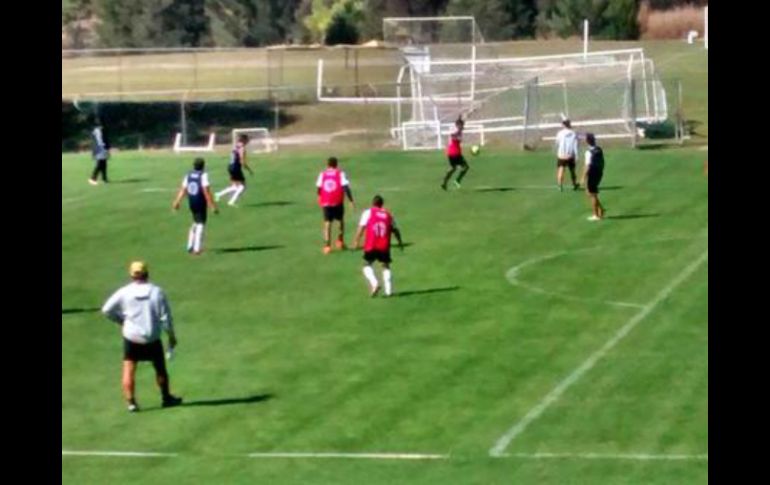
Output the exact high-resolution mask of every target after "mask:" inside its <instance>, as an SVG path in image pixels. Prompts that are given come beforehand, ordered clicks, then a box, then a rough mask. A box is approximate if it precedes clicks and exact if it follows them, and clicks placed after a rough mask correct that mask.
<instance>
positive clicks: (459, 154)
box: [441, 118, 470, 190]
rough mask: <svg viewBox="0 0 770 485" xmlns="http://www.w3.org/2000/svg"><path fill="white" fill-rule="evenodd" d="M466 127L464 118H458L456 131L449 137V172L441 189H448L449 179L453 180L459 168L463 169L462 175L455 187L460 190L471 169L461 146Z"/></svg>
mask: <svg viewBox="0 0 770 485" xmlns="http://www.w3.org/2000/svg"><path fill="white" fill-rule="evenodd" d="M464 127H465V122H464V121H463V120H462V118H458V119H457V121H455V127H454V130H452V133H450V135H449V145H447V147H446V154H447V158H448V159H449V170H447V173H446V175H444V181H443V182H442V183H441V188H442V189H443V190H446V189H447V183H448V182H449V179H450V178H452V175H453V174H454V173H455V170H457V167H462V170H460V174H459V175H458V176H457V179H455V181H454V185H455V187H457V188H458V189H459V188H460V182H462V180H463V177H465V174H466V173H468V170H469V169H470V167H469V166H468V162H466V161H465V157H463V149H462V146H461V145H462V142H463V128H464Z"/></svg>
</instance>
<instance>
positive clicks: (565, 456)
mask: <svg viewBox="0 0 770 485" xmlns="http://www.w3.org/2000/svg"><path fill="white" fill-rule="evenodd" d="M499 457H500V458H521V459H526V460H549V459H555V460H558V459H562V460H630V461H655V460H659V461H708V459H709V456H708V454H702V455H682V454H670V455H669V454H656V453H510V454H509V453H503V454H501V455H500V456H499Z"/></svg>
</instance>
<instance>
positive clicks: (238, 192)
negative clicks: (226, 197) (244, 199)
mask: <svg viewBox="0 0 770 485" xmlns="http://www.w3.org/2000/svg"><path fill="white" fill-rule="evenodd" d="M244 190H246V186H245V185H239V186H238V187H236V189H235V194H233V196H232V197H231V198H230V202H228V204H230V205H235V203H236V202H237V201H238V197H240V196H241V194H242V193H243V191H244Z"/></svg>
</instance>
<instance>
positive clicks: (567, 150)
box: [556, 128, 578, 160]
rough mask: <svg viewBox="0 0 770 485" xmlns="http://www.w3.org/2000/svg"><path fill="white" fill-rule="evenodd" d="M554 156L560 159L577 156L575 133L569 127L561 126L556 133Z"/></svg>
mask: <svg viewBox="0 0 770 485" xmlns="http://www.w3.org/2000/svg"><path fill="white" fill-rule="evenodd" d="M556 156H557V157H559V159H560V160H567V159H569V158H577V157H578V137H577V133H575V132H574V131H573V130H571V129H569V128H562V129H561V130H559V132H558V133H557V134H556Z"/></svg>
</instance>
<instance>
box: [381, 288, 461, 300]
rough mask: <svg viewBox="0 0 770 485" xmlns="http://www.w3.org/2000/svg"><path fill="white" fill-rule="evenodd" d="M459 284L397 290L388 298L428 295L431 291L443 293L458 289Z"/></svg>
mask: <svg viewBox="0 0 770 485" xmlns="http://www.w3.org/2000/svg"><path fill="white" fill-rule="evenodd" d="M459 289H460V287H459V286H445V287H443V288H427V289H425V290H408V291H399V292H397V293H394V294H393V296H391V297H390V298H401V297H404V296H417V295H429V294H431V293H443V292H447V291H457V290H459Z"/></svg>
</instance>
